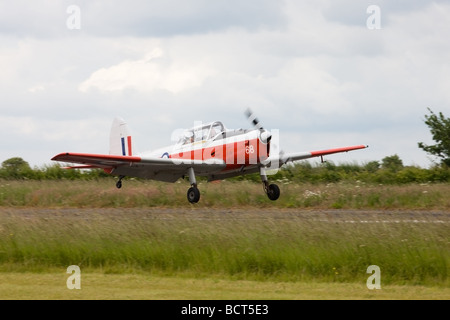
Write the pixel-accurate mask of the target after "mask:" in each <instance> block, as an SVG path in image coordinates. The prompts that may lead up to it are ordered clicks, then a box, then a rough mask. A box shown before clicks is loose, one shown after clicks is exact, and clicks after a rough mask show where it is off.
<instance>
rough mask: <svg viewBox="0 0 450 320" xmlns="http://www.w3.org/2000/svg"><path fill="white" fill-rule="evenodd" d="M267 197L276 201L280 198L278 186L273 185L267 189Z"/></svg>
mask: <svg viewBox="0 0 450 320" xmlns="http://www.w3.org/2000/svg"><path fill="white" fill-rule="evenodd" d="M267 197H269V199H270V200H272V201H275V200H277V199H278V198H279V197H280V188H279V187H278V186H277V185H276V184H271V185H269V186H268V187H267Z"/></svg>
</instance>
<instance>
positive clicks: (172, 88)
mask: <svg viewBox="0 0 450 320" xmlns="http://www.w3.org/2000/svg"><path fill="white" fill-rule="evenodd" d="M163 59H164V53H163V51H162V50H161V49H159V48H157V49H155V50H153V51H152V52H150V53H149V54H147V55H146V56H145V57H144V58H142V59H138V60H125V61H123V62H120V63H119V64H117V65H114V66H111V67H107V68H101V69H99V70H97V71H95V72H93V73H92V74H91V76H90V77H89V78H88V79H87V80H86V81H83V82H82V83H81V84H80V86H79V90H80V91H81V92H86V91H88V90H89V89H90V88H97V89H99V90H100V91H103V92H108V91H123V90H127V89H134V90H137V91H142V92H152V91H155V90H167V91H169V92H171V93H179V92H181V91H184V90H187V89H190V88H193V87H200V86H201V85H202V84H203V82H204V80H205V79H206V78H207V77H208V76H210V75H212V74H213V70H212V68H209V67H208V66H205V65H203V64H202V63H189V64H187V63H178V62H177V61H175V62H173V63H171V62H169V63H167V62H166V61H164V60H163ZM161 62H162V63H161Z"/></svg>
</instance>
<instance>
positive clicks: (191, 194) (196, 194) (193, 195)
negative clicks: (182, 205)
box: [187, 168, 200, 203]
mask: <svg viewBox="0 0 450 320" xmlns="http://www.w3.org/2000/svg"><path fill="white" fill-rule="evenodd" d="M188 175H189V183H190V184H191V187H190V188H189V190H188V192H187V199H188V201H189V202H190V203H197V202H198V201H199V200H200V191H199V190H198V188H197V180H196V179H195V173H194V169H193V168H189V169H188Z"/></svg>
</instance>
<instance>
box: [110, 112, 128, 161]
mask: <svg viewBox="0 0 450 320" xmlns="http://www.w3.org/2000/svg"><path fill="white" fill-rule="evenodd" d="M109 154H111V155H120V156H132V155H133V143H132V140H131V134H130V131H129V130H128V125H127V123H126V122H125V121H124V120H123V119H122V118H115V119H114V121H113V123H112V126H111V133H110V135H109Z"/></svg>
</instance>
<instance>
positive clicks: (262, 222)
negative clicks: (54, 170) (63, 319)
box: [0, 179, 450, 299]
mask: <svg viewBox="0 0 450 320" xmlns="http://www.w3.org/2000/svg"><path fill="white" fill-rule="evenodd" d="M279 185H280V187H281V190H282V195H281V197H280V199H279V200H278V201H276V202H272V201H270V200H268V199H267V197H266V196H265V195H264V193H263V190H262V187H261V185H260V184H254V183H251V182H233V183H232V182H227V181H224V182H221V183H211V184H206V183H202V184H201V185H200V186H199V187H200V189H201V192H202V197H201V199H200V203H198V204H197V205H191V204H189V203H188V202H187V199H186V190H187V184H186V183H184V182H181V183H175V184H164V183H157V182H141V181H135V180H126V181H124V186H123V188H122V189H120V190H118V189H116V188H115V186H114V180H112V179H100V180H98V181H63V180H62V181H56V182H54V181H53V182H50V181H42V182H40V181H0V278H3V279H9V280H8V281H6V280H5V282H3V281H2V280H0V293H1V294H2V295H3V294H5V292H6V291H9V290H10V289H9V287H8V283H10V284H11V286H13V287H14V286H16V287H17V286H20V285H19V284H17V283H15V282H14V281H13V280H11V277H16V275H17V274H21V275H23V276H24V277H27V275H28V276H30V272H31V274H32V275H33V277H34V276H35V277H36V279H40V278H42V279H46V277H50V276H51V277H53V276H54V274H55V270H63V277H67V275H66V274H65V270H66V268H67V267H68V266H69V265H78V266H79V267H80V268H81V270H82V274H83V275H86V279H87V278H88V277H92V278H93V279H96V280H95V281H100V282H101V281H102V280H101V279H103V278H102V277H109V276H112V277H113V276H114V277H117V278H114V279H116V280H117V281H119V282H120V281H124V283H123V284H120V285H118V286H119V287H123V286H124V285H125V286H126V282H127V281H134V280H130V279H137V278H139V277H150V278H151V279H160V280H158V281H160V282H161V283H164V281H165V280H167V281H169V282H170V281H173V282H170V283H172V284H173V283H176V282H177V281H178V282H179V285H180V286H183V285H187V284H189V283H191V282H195V283H197V284H200V283H202V284H204V285H208V283H209V284H211V281H212V282H214V281H218V282H221V281H224V283H223V285H224V286H230V289H229V290H230V295H229V296H227V295H226V293H224V295H223V296H221V295H220V294H218V293H216V295H213V293H212V292H211V293H210V294H211V295H208V294H206V295H205V297H210V298H211V297H214V298H216V297H217V298H219V299H220V298H222V297H225V298H227V297H231V298H240V297H244V298H245V293H244V291H245V290H244V289H242V288H241V289H242V290H244V291H242V292H240V293H236V290H237V289H233V288H231V287H233V286H234V285H237V286H239V284H241V285H242V286H247V285H248V281H251V283H252V284H253V285H254V286H256V287H257V286H259V285H261V286H264V285H267V288H268V289H267V292H268V293H269V292H272V293H274V294H273V295H270V294H268V295H267V296H265V295H261V297H262V298H265V297H267V298H270V299H271V298H275V299H277V298H283V297H284V296H283V294H282V293H283V292H285V291H283V290H281V291H280V294H279V295H277V294H276V290H277V289H276V288H277V286H285V288H292V291H289V290H291V289H289V290H287V291H286V292H287V296H286V297H288V298H294V299H296V298H299V297H303V296H302V295H298V294H296V293H295V292H294V291H295V290H297V289H295V288H300V289H298V290H303V289H302V286H306V287H308V286H318V287H321V286H322V285H323V286H324V287H327V288H341V287H342V288H345V289H342V290H350V291H352V290H356V289H351V288H356V287H357V288H358V289H357V293H355V294H350V293H349V295H348V297H349V298H354V297H356V298H358V297H359V298H372V297H379V296H382V295H380V294H377V293H372V291H370V290H368V289H367V288H366V287H365V283H366V280H367V278H368V277H369V274H367V273H366V270H367V267H368V266H370V265H377V266H379V267H380V270H381V285H382V288H383V290H382V291H383V294H385V293H387V290H386V291H385V288H416V289H411V291H408V292H410V293H411V292H416V293H418V292H417V290H418V291H421V290H422V289H417V288H424V287H426V288H430V290H431V291H433V290H437V291H436V294H435V295H432V296H433V297H435V298H439V297H442V296H444V297H445V298H447V299H448V298H449V292H448V288H449V287H450V280H449V271H450V268H449V266H450V239H449V229H448V222H449V220H448V213H447V211H448V209H449V208H450V199H449V197H448V194H449V191H450V190H449V189H450V186H449V185H445V184H436V185H435V184H417V185H415V184H414V185H403V186H395V185H389V186H380V185H365V184H361V183H355V184H349V183H343V184H331V185H330V184H327V185H311V184H292V183H288V182H286V181H280V182H279ZM342 209H345V210H342ZM362 209H364V210H362ZM417 209H422V210H426V211H427V212H430V211H435V212H436V213H437V214H441V218H442V219H440V218H438V219H435V217H433V215H432V214H428V215H423V216H420V218H417V219H418V221H416V220H417V219H416V216H417V214H415V213H414V212H416V213H417V212H418V211H416V210H417ZM321 210H322V211H323V212H322V211H321ZM352 210H354V213H353V215H352V216H350V218H348V219H352V220H351V221H347V220H348V219H347V218H346V217H343V218H340V219H336V218H335V216H337V217H338V216H339V215H341V214H344V213H345V212H352ZM367 210H368V211H367ZM373 210H379V212H380V213H379V216H377V217H374V215H373V214H372V213H371V212H374V211H373ZM404 210H407V212H406V218H405V215H404V213H405V211H404ZM410 214H411V215H412V216H411V217H410ZM402 215H403V216H402ZM399 217H403V218H405V219H406V220H407V221H403V222H402V221H400V222H399V220H402V219H403V218H401V219H400V218H399ZM405 219H403V220H405ZM414 219H416V220H414ZM353 220H355V221H353ZM58 272H59V271H58ZM127 277H128V278H127ZM133 277H135V278H133ZM20 278H21V277H20V276H17V279H20ZM83 279H84V278H83ZM120 279H122V280H120ZM123 279H128V280H123ZM116 280H114V281H116ZM18 281H20V280H18ZM24 281H25V280H24ZM39 281H40V280H39ZM42 281H44V280H42ZM45 281H46V280H45ZM95 281H94V282H95ZM208 281H209V282H208ZM64 283H65V282H64ZM83 283H84V284H85V286H84V287H83V290H82V291H83V292H84V294H88V292H86V291H88V289H87V288H88V287H87V286H86V283H87V282H85V280H83ZM183 283H184V284H183ZM164 285H166V286H168V287H170V286H171V285H170V284H164ZM164 285H163V287H164ZM99 286H100V287H101V288H103V286H104V285H100V284H99ZM296 286H299V287H296ZM361 286H362V287H363V289H361ZM192 287H195V286H194V285H193V286H191V287H190V289H189V290H191V291H192V290H193V291H194V292H197V291H196V289H195V288H192ZM213 287H214V286H211V287H210V288H209V289H210V290H213V291H214V289H213ZM2 288H3V289H2ZM64 288H65V287H64ZM101 288H100V289H98V290H99V291H98V294H99V296H98V297H100V298H101V297H102V296H104V295H107V291H108V290H109V291H111V292H115V291H114V288H111V287H108V286H106V287H105V291H104V292H103V291H102V289H101ZM135 288H136V294H137V295H139V294H142V297H143V298H144V297H148V298H152V297H155V296H152V295H151V293H149V294H148V295H147V294H144V293H143V292H144V291H145V290H144V289H143V288H141V287H140V286H136V287H135ZM274 288H275V289H274ZM303 288H304V287H303ZM432 288H434V289H432ZM16 289H17V288H16ZM2 290H3V292H2ZM26 290H28V289H26ZM66 290H68V289H67V288H65V290H64V294H67V291H66ZM96 290H97V289H96ZM308 290H309V289H308ZM310 290H312V291H314V290H313V289H311V288H310ZM320 290H322V289H320ZM337 290H338V291H336V292H337V293H336V295H335V297H346V295H345V294H343V293H339V290H341V289H337ZM361 290H362V291H361ZM395 290H397V289H395ZM399 290H400V291H398V292H402V291H401V290H402V289H399ZM12 291H14V290H12ZM130 291H131V289H130V290H129V291H127V290H126V289H123V292H124V293H125V292H130ZM155 292H157V291H155ZM174 292H175V293H174V295H175V297H178V296H179V295H178V294H181V293H180V292H178V291H177V290H175V291H174ZM205 292H206V293H207V292H208V290H205ZM333 292H334V291H333ZM422 292H423V291H422ZM410 293H405V294H406V296H405V297H409V294H410ZM30 294H32V293H30ZM92 294H93V295H94V293H92ZM197 294H198V295H196V296H195V297H197V296H198V297H199V298H201V297H203V296H202V295H201V294H200V293H198V292H197ZM248 294H249V295H252V298H259V297H260V295H257V294H256V293H255V292H253V291H251V290H250V292H249V293H248ZM374 294H375V295H377V296H374ZM399 295H400V293H399ZM13 296H14V295H5V297H13ZM51 296H52V295H51V294H50V295H49V297H51ZM117 296H118V295H117ZM388 296H389V295H387V296H386V297H388ZM75 297H77V296H75ZM90 297H91V295H87V296H85V298H90ZM112 297H116V295H113V296H112ZM125 297H126V296H125ZM130 297H131V298H132V297H136V296H133V295H132V296H130ZM180 297H182V296H180ZM312 297H313V298H314V297H316V296H315V295H312ZM331 297H332V296H330V295H326V294H324V295H323V298H325V299H327V298H331ZM392 297H394V298H395V297H397V296H396V295H394V296H392ZM414 297H415V298H421V296H420V292H419V293H418V294H415V295H414ZM319 298H320V296H319Z"/></svg>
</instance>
